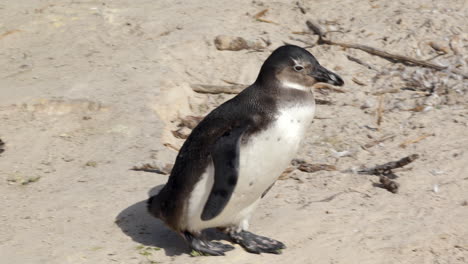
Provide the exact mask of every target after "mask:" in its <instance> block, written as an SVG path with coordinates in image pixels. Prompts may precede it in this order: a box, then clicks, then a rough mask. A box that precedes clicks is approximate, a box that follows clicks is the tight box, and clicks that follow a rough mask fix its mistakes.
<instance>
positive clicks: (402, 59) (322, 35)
mask: <svg viewBox="0 0 468 264" xmlns="http://www.w3.org/2000/svg"><path fill="white" fill-rule="evenodd" d="M306 24H307V26H308V27H309V29H310V30H311V31H312V32H314V33H315V34H316V35H318V36H319V39H318V41H317V44H319V45H322V44H327V45H335V46H340V47H343V48H350V49H358V50H362V51H365V52H367V53H369V54H372V55H376V56H379V57H382V58H384V59H387V60H389V61H392V62H399V63H402V64H405V65H407V66H421V67H426V68H431V69H435V70H438V71H444V70H447V67H446V66H440V65H437V64H434V63H431V62H428V61H425V60H419V59H415V58H411V57H408V56H404V55H400V54H394V53H390V52H387V51H384V50H380V49H377V48H374V47H370V46H366V45H361V44H354V43H343V42H336V41H332V40H330V39H328V38H326V32H323V31H322V29H321V28H320V26H319V25H317V24H315V23H314V22H312V21H310V20H307V21H306ZM450 72H451V73H453V74H457V75H461V76H463V78H465V79H468V74H466V73H462V72H460V71H458V70H456V69H453V70H451V71H450Z"/></svg>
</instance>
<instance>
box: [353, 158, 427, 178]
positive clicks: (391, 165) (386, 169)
mask: <svg viewBox="0 0 468 264" xmlns="http://www.w3.org/2000/svg"><path fill="white" fill-rule="evenodd" d="M417 158H419V155H418V154H412V155H409V156H407V157H404V158H402V159H399V160H397V161H391V162H387V163H385V164H383V165H378V166H375V167H373V168H368V169H362V170H360V171H358V173H359V174H368V175H377V176H382V175H383V176H389V175H390V177H392V175H393V176H396V175H394V174H393V172H392V170H394V169H397V168H401V167H404V166H406V165H408V164H410V163H411V162H413V161H415V160H416V159H417Z"/></svg>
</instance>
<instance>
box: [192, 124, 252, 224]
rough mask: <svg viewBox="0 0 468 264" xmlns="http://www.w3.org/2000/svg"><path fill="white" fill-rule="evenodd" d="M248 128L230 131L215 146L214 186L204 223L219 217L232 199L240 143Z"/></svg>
mask: <svg viewBox="0 0 468 264" xmlns="http://www.w3.org/2000/svg"><path fill="white" fill-rule="evenodd" d="M248 128H249V126H248V125H245V126H240V127H235V128H233V129H231V130H228V131H227V132H226V133H224V134H223V135H222V136H221V137H220V138H219V139H218V140H217V141H216V143H215V144H214V147H213V150H212V152H211V157H212V159H213V164H214V169H215V175H214V184H213V188H212V189H211V193H210V195H209V197H208V200H207V201H206V204H205V207H204V208H203V212H202V215H201V219H202V220H204V221H207V220H210V219H213V218H215V217H216V216H218V215H219V214H220V213H221V212H222V210H223V209H224V207H225V206H226V204H227V203H228V201H229V199H230V198H231V195H232V193H233V191H234V188H235V187H236V184H237V179H238V176H239V150H240V142H241V139H242V135H244V133H245V131H246V130H247V129H248Z"/></svg>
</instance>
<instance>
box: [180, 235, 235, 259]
mask: <svg viewBox="0 0 468 264" xmlns="http://www.w3.org/2000/svg"><path fill="white" fill-rule="evenodd" d="M184 236H185V238H186V239H187V241H188V242H189V245H190V248H192V252H191V253H190V255H192V256H194V257H195V256H200V255H201V256H224V252H227V251H230V250H233V249H234V247H233V246H231V245H227V244H223V243H220V242H216V241H205V240H203V239H200V238H197V237H195V236H194V235H192V234H191V233H189V232H185V233H184Z"/></svg>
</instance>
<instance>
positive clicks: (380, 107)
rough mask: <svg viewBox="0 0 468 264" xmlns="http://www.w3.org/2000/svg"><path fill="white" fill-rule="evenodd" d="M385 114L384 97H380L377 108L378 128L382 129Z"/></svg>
mask: <svg viewBox="0 0 468 264" xmlns="http://www.w3.org/2000/svg"><path fill="white" fill-rule="evenodd" d="M383 112H384V96H383V95H380V97H379V105H378V106H377V127H379V128H380V124H382V121H383Z"/></svg>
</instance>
